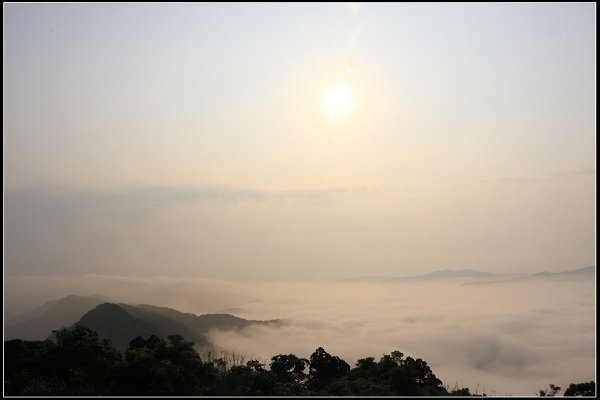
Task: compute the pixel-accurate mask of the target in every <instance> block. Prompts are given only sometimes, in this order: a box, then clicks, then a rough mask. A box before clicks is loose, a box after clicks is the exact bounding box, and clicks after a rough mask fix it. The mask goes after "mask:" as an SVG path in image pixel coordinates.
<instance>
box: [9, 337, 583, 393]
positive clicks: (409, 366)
mask: <svg viewBox="0 0 600 400" xmlns="http://www.w3.org/2000/svg"><path fill="white" fill-rule="evenodd" d="M55 337H56V343H55V342H53V341H50V340H45V341H23V340H20V339H14V340H10V341H7V342H5V343H4V368H5V370H4V374H5V375H4V394H5V395H21V396H69V395H74V396H77V395H84V396H111V395H119V396H128V395H130V396H131V395H140V396H175V395H217V396H219V395H229V396H234V395H239V396H246V395H247V396H263V395H277V396H286V395H339V396H353V395H356V396H445V395H455V396H457V395H458V396H468V395H471V392H470V390H469V389H468V388H458V387H453V388H451V387H450V386H449V385H444V383H443V382H442V381H441V380H440V379H438V378H437V377H436V375H435V374H434V373H433V371H432V370H431V368H430V367H429V366H428V365H427V362H426V361H424V360H422V359H420V358H417V359H414V358H412V357H405V356H404V354H402V353H401V352H399V351H392V352H391V354H387V355H384V356H383V357H381V358H380V359H379V360H376V359H375V358H374V357H367V358H364V359H360V360H358V361H357V363H356V365H355V367H354V368H351V367H350V365H349V364H348V363H347V362H345V361H344V360H342V359H341V358H339V357H338V356H334V355H331V354H329V353H328V352H327V351H325V349H323V348H321V347H319V348H318V349H316V350H315V352H314V353H313V354H312V355H311V356H310V358H309V359H305V358H300V357H297V356H296V355H294V354H287V355H286V354H279V355H276V356H274V357H272V358H271V360H270V361H269V362H261V361H259V360H249V361H247V362H246V363H244V359H243V357H237V358H235V357H234V358H227V357H220V358H216V357H210V358H208V359H202V358H201V357H200V355H199V354H198V353H197V352H196V351H195V350H194V344H193V343H192V342H188V341H185V340H184V339H183V338H182V337H181V336H180V335H170V336H169V337H168V340H164V339H161V338H159V337H157V336H154V335H151V336H149V337H148V338H147V339H144V338H142V337H139V336H138V337H136V338H134V339H133V340H131V341H130V343H129V347H128V349H127V350H126V351H125V352H124V353H122V352H120V351H119V350H117V349H116V348H115V347H113V346H112V344H111V342H110V340H108V339H101V338H100V337H99V336H98V334H97V333H96V332H95V331H92V330H91V329H89V328H87V327H85V326H83V325H77V326H75V327H73V328H63V329H61V330H59V331H56V332H55ZM552 387H554V388H555V386H552ZM542 392H543V394H544V395H547V394H556V393H557V391H555V392H554V393H551V392H547V391H546V392H544V391H541V392H540V394H542ZM594 393H595V384H594V382H590V383H580V384H572V385H571V386H570V387H569V388H568V389H567V391H566V392H565V395H593V394H594Z"/></svg>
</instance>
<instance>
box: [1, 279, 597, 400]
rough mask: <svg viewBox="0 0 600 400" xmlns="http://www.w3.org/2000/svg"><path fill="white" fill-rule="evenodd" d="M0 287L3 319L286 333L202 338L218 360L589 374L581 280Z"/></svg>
mask: <svg viewBox="0 0 600 400" xmlns="http://www.w3.org/2000/svg"><path fill="white" fill-rule="evenodd" d="M5 284H6V308H7V309H8V310H18V307H19V305H20V307H21V311H22V309H23V308H25V306H26V305H27V306H32V304H31V303H33V302H36V301H37V304H39V303H41V302H42V298H43V299H44V300H50V299H51V298H57V297H60V296H62V295H64V294H70V293H76V294H83V295H85V294H92V293H97V292H100V293H102V294H105V295H107V296H109V297H111V298H113V299H114V300H116V301H125V302H132V303H151V304H157V305H164V306H170V307H174V308H178V309H181V310H184V311H189V312H194V313H212V312H232V311H234V313H235V314H236V315H239V316H241V317H245V318H252V319H271V318H283V319H285V320H286V321H287V324H286V325H285V326H283V327H280V328H277V329H274V328H270V327H264V326H253V327H250V328H247V329H244V330H242V331H239V332H221V331H214V332H212V333H211V334H210V337H211V339H212V341H213V343H215V345H216V347H217V348H218V349H220V350H223V351H228V352H235V353H236V354H245V355H246V358H248V357H256V358H259V359H263V360H266V359H269V358H270V357H271V356H273V355H275V354H280V353H286V354H288V353H294V354H296V355H298V356H302V357H309V356H310V354H311V353H312V352H313V351H314V350H315V349H316V348H317V347H318V346H323V347H324V348H325V349H326V350H327V351H328V352H330V353H331V354H336V355H339V356H341V357H342V358H344V359H345V360H346V361H348V362H349V363H351V364H353V363H354V362H355V361H356V360H357V359H359V358H363V357H368V356H374V357H380V356H381V355H382V354H383V353H389V352H391V351H393V350H400V351H402V352H404V353H405V354H406V355H410V356H413V357H421V358H423V359H424V360H426V361H427V362H428V363H429V364H430V365H431V367H432V369H433V370H434V372H435V373H436V374H437V375H438V377H440V378H441V379H442V380H443V381H444V383H446V384H449V385H450V386H453V385H454V384H455V383H457V384H458V385H459V386H461V385H464V386H466V387H469V388H471V390H472V391H474V390H475V389H476V388H477V390H478V391H479V393H481V392H482V391H483V390H484V389H485V391H486V393H487V394H488V395H489V394H496V395H510V394H512V395H525V396H527V395H534V394H535V393H536V390H538V389H540V388H543V387H546V386H547V385H548V384H549V383H554V384H557V385H559V386H563V387H566V386H568V384H569V383H572V382H582V381H589V380H592V379H594V373H595V344H594V343H595V319H594V318H595V317H594V315H595V294H594V289H595V288H594V284H593V283H592V282H575V281H555V282H537V283H511V284H504V285H493V287H490V286H489V285H482V286H459V285H457V284H456V283H436V284H432V283H422V284H365V283H348V282H344V283H340V282H329V283H325V282H323V283H312V284H309V283H264V284H258V283H255V284H250V283H244V284H241V283H236V282H228V281H211V280H204V279H182V278H168V277H162V278H135V277H122V276H100V275H87V276H85V277H82V278H41V277H40V278H10V277H9V278H8V279H7V281H6V283H5ZM23 293H33V294H34V296H28V298H29V304H25V303H23V302H22V301H21V300H22V299H19V295H21V296H23ZM478 385H479V386H478Z"/></svg>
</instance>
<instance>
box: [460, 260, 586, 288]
mask: <svg viewBox="0 0 600 400" xmlns="http://www.w3.org/2000/svg"><path fill="white" fill-rule="evenodd" d="M588 279H590V280H595V279H596V266H595V265H590V266H588V267H582V268H576V269H571V270H568V271H562V272H548V271H542V272H537V273H535V274H531V275H526V276H522V277H519V278H513V279H503V280H497V281H490V282H468V283H465V285H483V284H497V283H513V282H531V281H554V280H588Z"/></svg>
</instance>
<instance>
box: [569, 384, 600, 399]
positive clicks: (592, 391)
mask: <svg viewBox="0 0 600 400" xmlns="http://www.w3.org/2000/svg"><path fill="white" fill-rule="evenodd" d="M565 396H596V383H595V382H594V381H591V382H584V383H571V384H570V385H569V387H568V388H567V390H565Z"/></svg>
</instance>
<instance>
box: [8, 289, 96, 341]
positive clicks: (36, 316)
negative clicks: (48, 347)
mask: <svg viewBox="0 0 600 400" xmlns="http://www.w3.org/2000/svg"><path fill="white" fill-rule="evenodd" d="M105 299H107V298H106V297H103V298H99V297H86V296H77V295H70V296H67V297H63V298H62V299H59V300H52V301H49V302H47V303H44V304H42V305H41V306H39V307H36V308H35V309H33V310H31V311H29V312H26V313H24V314H20V315H17V316H14V317H13V318H12V319H11V320H10V321H6V325H5V326H4V340H10V339H23V340H44V339H45V338H47V337H48V335H49V334H50V332H52V330H54V329H60V328H62V327H64V326H68V325H71V324H73V323H75V322H76V321H78V320H79V319H80V318H81V316H82V315H83V314H85V313H86V312H88V311H89V310H91V309H92V308H94V307H96V306H97V305H98V304H102V303H105V302H106V300H105Z"/></svg>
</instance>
